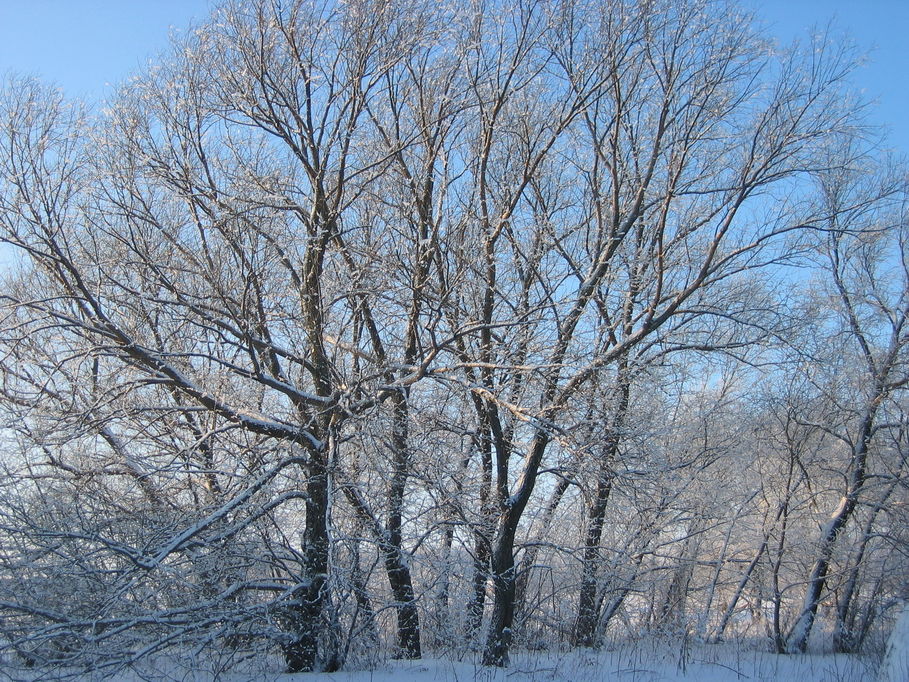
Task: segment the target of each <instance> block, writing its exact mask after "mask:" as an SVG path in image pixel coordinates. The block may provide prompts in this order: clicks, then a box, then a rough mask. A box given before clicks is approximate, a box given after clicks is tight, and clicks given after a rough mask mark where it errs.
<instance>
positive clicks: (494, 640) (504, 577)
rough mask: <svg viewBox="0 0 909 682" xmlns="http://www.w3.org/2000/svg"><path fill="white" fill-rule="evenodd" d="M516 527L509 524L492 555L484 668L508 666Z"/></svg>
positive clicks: (510, 522) (513, 591)
mask: <svg viewBox="0 0 909 682" xmlns="http://www.w3.org/2000/svg"><path fill="white" fill-rule="evenodd" d="M515 526H516V523H513V522H512V520H511V519H508V520H506V523H505V527H504V528H503V531H502V533H501V535H500V537H497V538H496V546H495V550H494V551H493V553H492V580H493V593H494V595H495V596H494V599H493V604H492V615H491V617H490V623H489V634H488V636H487V638H486V647H485V649H484V651H483V665H489V666H497V667H504V666H506V665H508V650H509V647H510V646H511V635H512V631H511V628H512V625H513V624H514V602H515V599H514V598H515V587H516V580H515V570H514V532H515Z"/></svg>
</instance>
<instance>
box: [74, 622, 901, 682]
mask: <svg viewBox="0 0 909 682" xmlns="http://www.w3.org/2000/svg"><path fill="white" fill-rule="evenodd" d="M904 615H905V614H904ZM904 620H905V623H904V633H909V629H907V628H906V627H905V625H909V617H907V618H905V619H904ZM905 641H909V640H904V642H905ZM903 650H904V651H906V649H903ZM222 665H223V662H222ZM222 665H217V664H215V665H213V666H212V667H211V668H210V672H208V673H206V674H203V673H200V672H199V671H198V670H191V669H187V668H184V667H182V666H178V665H176V664H173V662H170V664H168V665H165V664H163V663H162V662H159V664H158V665H157V666H152V667H146V668H143V669H142V670H141V671H138V672H137V673H131V674H129V675H118V676H116V677H115V678H113V679H117V680H122V681H123V682H138V681H139V680H175V679H176V680H190V679H191V680H194V681H195V682H208V681H212V682H213V681H214V680H219V681H223V682H248V681H249V682H251V681H257V682H520V681H523V680H529V681H535V682H601V681H603V680H608V681H609V682H673V681H676V680H684V681H688V682H727V681H730V682H731V681H740V680H767V681H768V682H769V681H774V682H856V681H858V680H873V679H874V676H875V667H876V666H875V662H874V661H873V660H871V659H867V658H861V657H858V656H851V655H845V654H837V655H833V654H829V655H817V654H816V655H809V654H805V655H787V654H772V653H767V652H762V651H754V650H751V649H745V648H742V647H738V646H736V645H734V644H719V645H701V644H694V643H690V642H683V641H682V640H679V642H678V643H677V644H667V643H665V642H664V643H662V644H660V643H654V642H638V643H626V644H618V645H615V646H613V647H611V648H610V649H608V650H604V651H590V650H581V651H574V652H570V653H565V654H553V653H536V652H533V653H513V654H512V663H511V665H510V666H509V667H508V668H505V669H495V668H484V667H483V666H481V665H479V663H478V662H477V661H474V660H470V661H467V660H464V661H454V660H442V659H423V660H419V661H388V662H385V663H380V664H379V665H378V666H377V667H376V668H374V669H372V670H348V671H342V672H338V673H330V674H329V673H320V674H315V673H309V674H307V673H302V674H296V675H290V674H285V673H282V672H281V669H280V666H281V664H280V660H279V659H278V658H277V657H276V658H274V659H271V660H269V661H268V662H267V665H265V666H263V665H262V662H261V661H259V662H258V663H256V662H253V661H250V662H247V663H244V664H241V667H243V668H244V669H243V670H238V669H237V668H234V669H233V670H230V668H228V669H225V668H224V667H222ZM886 679H887V682H891V680H897V679H898V680H900V682H906V680H907V678H906V677H898V678H886ZM86 680H87V678H86Z"/></svg>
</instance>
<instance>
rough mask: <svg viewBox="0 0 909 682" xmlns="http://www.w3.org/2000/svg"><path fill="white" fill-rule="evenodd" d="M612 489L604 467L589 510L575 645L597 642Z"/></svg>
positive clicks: (609, 476)
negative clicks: (602, 561) (605, 532)
mask: <svg viewBox="0 0 909 682" xmlns="http://www.w3.org/2000/svg"><path fill="white" fill-rule="evenodd" d="M611 492H612V475H611V474H610V473H609V472H608V471H606V470H601V472H600V477H599V480H598V481H597V491H596V497H595V498H594V501H593V505H592V506H591V507H590V510H589V512H588V517H587V518H588V520H587V535H586V537H585V539H584V566H583V569H582V574H581V576H582V577H581V590H580V594H579V595H578V615H577V619H576V621H575V627H574V633H573V635H572V645H573V646H583V647H592V646H594V645H595V643H596V625H597V620H598V616H599V608H598V602H597V573H598V569H599V567H600V539H601V537H602V534H603V521H604V520H605V518H606V507H607V504H608V502H609V494H610V493H611Z"/></svg>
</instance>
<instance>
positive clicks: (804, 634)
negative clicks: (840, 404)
mask: <svg viewBox="0 0 909 682" xmlns="http://www.w3.org/2000/svg"><path fill="white" fill-rule="evenodd" d="M882 398H883V392H882V391H878V392H877V397H876V399H875V400H874V401H872V404H871V406H870V407H869V409H868V411H867V412H866V413H865V415H864V417H863V419H862V423H861V426H860V427H859V438H858V439H857V441H856V444H855V449H854V451H853V455H852V471H851V474H850V476H849V482H848V484H847V489H846V493H845V494H844V495H843V497H842V498H841V499H840V502H839V504H838V505H837V507H836V509H835V510H834V511H833V513H832V514H831V515H830V519H829V520H828V521H827V524H826V526H825V527H824V529H823V532H822V535H821V541H820V549H819V551H818V557H817V559H816V560H815V562H814V564H813V565H812V567H811V572H810V574H809V576H808V585H807V587H806V590H805V600H804V602H803V605H802V612H801V614H800V615H799V618H798V620H797V621H796V622H795V625H794V626H793V628H792V630H790V632H789V636H788V637H787V639H786V651H788V652H789V653H804V651H805V650H806V649H807V648H808V638H809V637H810V635H811V628H812V627H813V626H814V619H815V617H816V616H817V609H818V605H819V604H820V601H821V595H822V594H823V592H824V587H825V585H826V583H827V575H828V572H829V570H830V562H831V560H832V557H833V546H834V543H835V542H836V539H837V536H839V533H840V531H841V530H842V529H843V527H844V526H845V525H846V523H847V522H848V521H849V518H850V517H851V516H852V512H853V511H854V510H855V506H856V504H857V503H858V497H859V494H860V493H861V492H862V488H863V487H864V485H865V480H866V477H867V474H866V461H867V459H868V446H869V444H870V440H871V434H872V426H873V423H874V415H875V412H876V411H877V406H878V405H879V403H880V400H881V399H882Z"/></svg>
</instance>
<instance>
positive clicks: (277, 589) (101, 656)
mask: <svg viewBox="0 0 909 682" xmlns="http://www.w3.org/2000/svg"><path fill="white" fill-rule="evenodd" d="M849 68H850V64H849V62H848V60H847V59H846V55H845V53H844V52H842V51H837V50H831V49H830V47H829V46H828V45H824V44H821V43H818V44H816V45H812V46H811V47H810V49H807V50H805V51H799V50H795V49H794V50H791V51H779V50H769V49H768V46H767V45H766V43H765V41H764V40H763V39H762V38H761V37H760V36H758V35H756V34H755V33H754V32H753V30H752V29H751V26H750V20H749V18H748V17H747V16H745V15H743V14H742V13H741V12H740V11H739V10H738V9H737V8H736V7H735V6H734V5H731V4H727V3H724V2H708V1H707V0H704V1H701V0H692V1H691V2H685V3H681V4H679V3H676V2H663V1H662V0H655V1H649V0H648V2H643V3H642V2H624V1H622V0H616V1H615V2H613V1H610V2H592V3H585V2H567V3H560V4H551V3H542V2H539V3H538V2H530V3H517V4H510V3H492V4H490V5H482V6H481V5H468V4H466V3H456V4H454V5H452V6H450V7H444V8H440V7H437V6H436V5H434V4H431V3H422V2H403V3H397V2H396V3H381V2H372V1H371V0H363V1H357V2H347V3H340V4H334V3H310V2H303V1H302V0H301V1H295V2H291V3H287V4H276V3H272V2H268V1H266V0H256V1H254V2H249V3H240V2H228V3H226V4H224V5H223V6H222V7H220V8H219V9H218V10H216V11H215V13H214V14H213V16H212V19H211V20H210V21H209V22H208V23H207V24H205V25H203V26H200V27H199V28H198V29H197V30H195V31H194V32H193V33H192V34H191V35H190V36H189V37H187V38H186V39H185V40H184V41H183V42H181V43H180V44H176V45H175V46H174V49H173V51H172V53H171V54H170V55H168V56H166V57H165V58H164V59H163V60H162V62H161V64H160V65H158V66H156V67H154V68H152V69H149V70H148V72H146V73H144V74H141V75H140V76H138V77H137V78H136V79H135V80H134V81H131V82H130V83H128V84H126V85H124V86H123V88H122V90H121V92H120V94H119V96H118V97H117V99H116V100H115V101H114V102H113V103H112V104H111V105H110V108H109V110H106V111H105V112H103V113H100V114H94V115H92V114H89V113H87V112H86V111H84V110H82V109H80V108H79V107H78V106H76V105H74V104H71V103H68V102H67V101H65V100H64V99H63V98H62V96H61V95H60V94H59V93H58V92H56V91H54V90H53V89H51V88H48V87H46V86H42V85H39V84H37V83H35V82H32V81H29V80H22V79H13V80H11V81H10V82H9V84H8V85H7V87H6V89H5V90H4V91H3V93H2V97H0V240H2V242H3V243H5V244H8V245H11V246H13V247H14V248H16V249H17V250H18V253H19V258H20V260H19V262H18V264H17V266H16V269H15V271H14V272H10V273H7V274H6V277H5V279H6V282H5V289H4V293H3V295H2V297H0V303H2V333H0V349H2V350H0V372H2V385H0V386H2V388H0V390H2V394H3V397H4V405H3V408H2V410H3V415H4V431H3V434H4V438H5V445H4V452H3V461H4V466H5V470H6V477H5V480H4V483H3V486H4V492H3V494H4V498H5V500H7V501H8V505H6V507H5V508H4V510H3V511H2V512H0V514H2V519H0V566H2V569H0V570H2V574H0V575H2V579H0V609H2V610H3V612H4V620H3V624H2V626H0V631H2V633H3V637H4V638H5V640H6V641H7V642H8V643H9V644H8V646H9V648H10V649H12V650H14V651H16V652H17V653H18V654H19V655H20V656H21V657H22V658H23V659H24V660H26V661H28V662H29V663H30V664H37V665H41V664H57V665H59V664H69V665H72V666H79V665H81V666H84V667H88V668H91V669H101V668H104V667H111V668H115V667H119V666H124V665H129V664H131V663H133V662H134V661H136V660H139V659H141V657H142V656H145V655H147V654H149V653H153V652H155V651H159V650H161V649H163V648H174V649H178V648H180V647H186V646H188V645H189V644H190V643H191V644H192V645H193V646H196V647H199V646H201V647H208V648H209V649H212V650H213V649H218V648H220V649H223V650H226V651H234V652H239V651H242V650H245V649H248V648H253V649H263V648H266V649H267V648H268V647H272V646H275V647H278V648H279V649H280V650H281V652H282V654H283V657H284V660H285V663H286V665H287V667H288V669H289V670H291V671H306V670H334V669H337V668H338V667H340V666H341V665H343V663H344V661H345V659H346V658H347V657H348V656H350V655H352V652H356V651H358V650H363V649H368V648H375V646H376V645H377V643H378V642H379V641H384V640H385V637H386V634H387V632H386V630H388V631H390V632H391V633H393V634H392V635H391V638H392V640H393V644H391V645H390V649H391V651H392V653H393V654H394V655H399V656H404V657H409V658H416V657H419V656H421V654H422V652H423V650H424V649H425V648H426V647H427V646H438V645H439V644H442V643H443V642H444V641H445V640H446V638H448V637H451V636H453V635H463V636H464V640H465V641H469V642H475V641H477V640H476V633H477V632H478V631H479V630H480V628H481V627H483V628H485V637H484V638H483V640H484V643H483V645H482V649H483V651H482V660H483V662H484V664H486V665H497V666H501V665H506V664H507V662H508V655H509V649H510V648H511V646H512V644H513V643H514V642H515V641H517V642H518V643H522V644H528V643H531V642H530V640H531V637H533V638H534V642H533V643H537V642H538V638H539V637H540V636H542V637H544V638H547V637H548V638H550V640H549V641H555V640H557V639H565V640H568V641H570V642H571V643H572V644H573V645H575V646H596V645H598V644H599V643H600V642H601V641H602V640H603V637H604V636H605V635H606V633H607V632H608V631H609V628H610V627H612V623H614V622H615V620H614V617H615V616H617V614H618V615H621V616H622V618H623V619H624V620H623V622H624V623H626V624H627V626H628V627H640V628H646V627H664V628H665V627H671V628H676V629H679V628H681V629H688V628H689V627H690V628H691V629H692V630H694V631H696V632H697V633H698V634H699V635H701V636H713V637H721V636H724V635H726V634H728V633H729V632H732V631H734V630H735V629H736V625H735V623H734V621H735V619H736V618H737V617H738V616H740V615H741V613H742V611H743V609H744V608H745V607H743V606H742V604H743V602H745V601H748V599H749V597H748V595H749V594H751V593H759V594H760V595H761V596H760V597H759V598H758V599H757V601H755V600H751V601H750V602H749V605H748V608H750V609H751V610H752V612H753V613H758V612H760V613H763V609H764V604H765V602H766V603H770V604H772V607H773V616H772V619H773V622H774V624H773V628H772V629H773V632H774V633H775V634H774V639H775V641H776V645H777V646H778V647H780V648H782V647H783V646H784V644H785V646H788V647H789V648H790V649H792V650H804V648H805V646H806V645H807V638H808V635H809V634H810V632H811V629H812V625H813V623H814V621H815V619H816V618H817V616H818V611H819V609H820V608H821V605H822V603H823V602H824V600H829V599H831V598H832V599H833V600H834V601H835V602H836V606H835V612H836V616H835V618H834V620H835V622H836V628H837V642H838V643H839V646H841V648H844V649H848V648H852V647H854V646H857V645H858V644H860V643H861V642H862V641H863V640H864V636H865V634H864V633H867V632H868V630H869V629H870V628H871V627H872V624H873V623H877V622H880V613H881V609H882V608H883V607H882V604H883V600H884V598H885V595H886V596H887V598H890V597H892V596H893V595H894V594H896V592H898V590H899V589H900V587H899V585H898V584H897V583H898V581H899V580H900V579H904V578H905V576H904V575H902V574H899V575H900V576H902V577H893V579H892V580H888V579H885V578H884V574H883V572H882V568H881V567H882V566H885V565H891V564H892V562H891V563H889V564H888V562H890V561H891V560H890V559H889V557H892V556H896V555H898V554H899V552H902V551H904V549H905V538H904V537H902V535H901V534H900V533H899V532H898V531H896V530H893V527H894V526H893V525H892V524H893V522H894V519H895V518H896V516H893V514H895V513H896V512H894V511H893V509H892V507H893V502H894V500H904V499H905V493H906V485H905V481H906V478H905V476H906V471H905V469H906V463H905V453H906V448H905V429H904V427H905V421H906V419H905V410H904V397H903V394H902V389H903V387H904V384H905V377H904V376H903V375H904V373H905V372H904V370H905V368H904V360H905V358H904V357H903V356H904V354H905V341H906V334H905V330H904V318H905V314H906V310H905V308H906V291H905V286H904V284H905V267H904V263H903V260H902V258H903V256H904V255H905V244H904V240H903V237H904V235H903V232H904V231H905V229H904V228H905V215H904V213H903V211H904V209H903V205H902V204H901V203H899V201H897V200H896V199H895V197H897V196H901V195H900V194H899V192H901V191H903V190H904V189H905V188H904V186H903V183H904V182H905V177H902V176H900V175H899V171H894V172H893V173H891V174H889V175H886V176H884V175H876V176H875V177H884V180H883V181H882V183H878V184H873V183H863V182H861V181H860V177H861V176H862V173H860V172H859V171H857V170H855V169H854V168H853V166H854V165H855V164H856V163H858V160H859V159H861V158H862V154H861V152H860V151H854V150H857V149H859V146H860V144H861V143H860V141H859V138H858V137H857V133H856V130H857V128H856V125H857V123H856V121H854V120H853V119H852V117H851V114H850V112H849V107H848V106H844V103H843V101H844V95H843V93H844V90H843V80H844V78H845V76H846V75H847V74H848V71H849ZM850 145H851V146H850ZM790 266H798V267H797V268H794V267H790ZM895 282H903V284H895ZM794 306H798V307H800V308H799V310H800V312H799V313H795V312H793V311H794V309H795V308H794ZM797 338H798V339H800V340H803V341H799V342H798V343H796V341H795V339H797ZM853 360H854V361H853ZM768 379H770V380H771V383H772V384H773V385H774V386H787V385H788V386H800V387H804V388H803V389H797V390H795V389H794V390H793V391H792V395H788V394H787V395H776V396H774V397H768V398H767V399H766V401H765V402H764V403H763V405H764V406H765V407H766V409H764V410H763V411H762V409H761V408H760V407H757V406H755V405H754V404H752V405H747V403H748V400H749V399H748V398H747V396H753V395H756V394H757V393H759V392H760V391H759V388H758V385H759V384H761V383H764V384H765V389H766V385H767V380H768ZM850 382H851V383H850ZM769 393H772V392H769V391H767V390H765V391H764V394H765V396H766V395H768V394H769ZM790 398H792V399H791V400H790ZM809 451H810V455H811V458H810V459H809V457H808V453H809ZM731 471H734V472H737V475H738V476H739V478H736V477H733V476H730V475H728V473H729V472H731ZM758 472H759V473H760V475H761V476H762V477H763V478H762V479H760V480H759V479H758V478H755V480H750V478H749V477H750V476H754V475H755V474H756V473H758ZM828 507H829V508H830V509H833V510H834V511H833V512H832V515H831V516H829V519H828V520H827V522H826V526H824V527H823V528H822V532H821V538H820V540H819V541H817V542H816V543H815V544H813V545H811V554H810V556H811V561H813V564H812V565H811V566H810V568H808V570H807V573H804V572H802V571H800V569H799V568H798V567H797V566H796V565H795V564H796V563H797V562H793V561H791V556H792V552H793V551H794V550H793V549H792V547H791V546H790V542H791V538H792V530H791V529H792V528H793V527H798V528H799V529H800V530H799V531H798V533H796V535H798V536H799V537H800V538H801V539H804V538H805V537H806V536H807V535H808V534H810V533H812V532H813V528H814V523H815V518H814V517H815V514H816V513H817V510H820V509H827V508H828ZM827 513H828V514H829V513H830V512H827ZM885 527H886V529H885ZM888 529H889V530H888ZM847 535H848V536H849V538H848V539H849V541H848V542H847ZM832 566H836V567H837V568H836V576H837V578H836V580H835V581H833V580H832V576H833V573H832V571H831V567H832ZM544 571H545V572H546V575H548V577H549V578H548V579H549V587H547V588H546V589H548V590H549V592H548V595H549V596H546V594H544V593H543V592H542V589H543V588H542V583H541V576H542V575H543V572H544ZM803 573H804V574H803ZM73 585H78V589H75V590H73ZM796 591H803V592H804V594H803V595H802V596H803V598H802V600H801V606H800V607H798V608H796V606H795V601H794V599H793V596H794V593H795V592H796ZM556 595H557V596H558V598H557V599H556V598H555V596H556ZM544 604H545V605H546V606H545V607H544V606H543V605H544ZM541 608H554V609H563V610H564V613H562V614H561V616H560V617H558V618H556V617H553V618H550V619H548V620H547V619H542V618H540V617H539V616H540V614H539V610H540V609H541ZM389 613H392V614H393V623H391V624H390V623H389V622H388V618H389V616H388V614H389ZM560 621H561V623H563V624H565V625H563V626H562V627H561V628H560V627H559V626H558V625H557V623H559V622H560ZM531 623H533V627H532V628H531V627H530V624H531ZM531 630H532V631H533V634H531ZM430 633H431V634H432V637H429V636H428V634H430ZM522 638H524V639H522ZM784 640H788V642H784ZM74 669H75V668H74Z"/></svg>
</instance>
